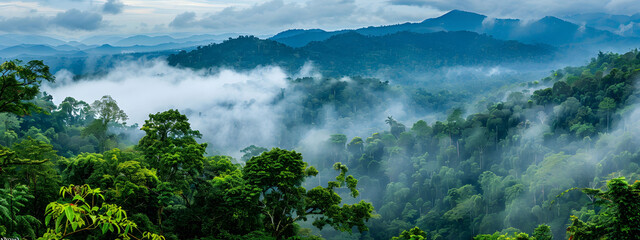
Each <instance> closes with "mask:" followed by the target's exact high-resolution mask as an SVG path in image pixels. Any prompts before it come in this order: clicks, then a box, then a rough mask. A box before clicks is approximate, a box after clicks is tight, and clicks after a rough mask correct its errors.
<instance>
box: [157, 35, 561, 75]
mask: <svg viewBox="0 0 640 240" xmlns="http://www.w3.org/2000/svg"><path fill="white" fill-rule="evenodd" d="M345 49H349V51H344V50H345ZM554 53H555V49H554V48H552V47H550V46H547V45H527V44H522V43H519V42H516V41H501V40H496V39H494V38H492V37H490V36H487V35H480V34H477V33H473V32H437V33H412V32H399V33H394V34H390V35H384V36H365V35H361V34H359V33H356V32H346V33H344V34H339V35H335V36H333V37H331V38H329V39H327V40H324V41H319V42H312V43H310V44H308V45H306V46H304V47H300V48H292V47H289V46H286V45H284V44H281V43H278V42H275V41H272V40H262V39H258V38H256V37H251V36H245V37H239V38H236V39H229V40H227V41H224V42H223V43H220V44H211V45H208V46H203V47H199V48H198V49H196V50H193V51H190V52H187V51H182V52H180V53H178V54H175V55H170V56H169V57H168V61H169V64H170V65H172V66H181V67H189V68H196V69H202V68H205V69H206V68H211V67H213V68H223V67H228V68H233V69H243V70H247V69H252V68H255V67H257V66H261V65H263V66H264V65H275V66H280V67H282V68H284V69H285V70H287V71H288V72H291V73H294V72H297V71H299V70H300V68H302V66H303V65H304V64H305V63H307V62H312V63H313V64H314V65H315V66H317V67H318V69H319V70H320V71H321V72H322V73H323V74H325V75H327V76H333V77H341V76H352V75H365V76H371V75H372V74H375V73H376V72H378V71H385V70H391V69H392V70H393V71H414V72H419V71H427V70H434V69H437V68H439V67H445V66H461V65H462V66H478V65H491V64H499V63H506V64H516V63H527V62H529V63H530V62H534V61H538V60H542V59H545V58H546V59H548V58H550V57H552V56H553V54H554Z"/></svg>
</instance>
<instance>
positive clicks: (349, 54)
mask: <svg viewBox="0 0 640 240" xmlns="http://www.w3.org/2000/svg"><path fill="white" fill-rule="evenodd" d="M110 2H115V3H117V2H119V1H108V2H107V3H106V4H108V3H110ZM106 4H105V7H106ZM228 11H236V10H228ZM185 14H186V13H185ZM636 15H637V14H636ZM636 15H633V16H626V18H623V17H621V16H618V17H613V16H609V17H610V21H613V20H616V21H615V23H611V22H609V23H608V24H604V23H603V22H602V21H597V18H595V17H593V16H591V15H571V16H567V17H564V18H562V19H565V20H562V19H561V18H556V17H544V18H540V19H534V20H526V21H525V20H519V19H506V18H495V17H487V16H485V15H480V14H476V13H471V12H465V11H459V10H453V11H450V12H447V13H446V14H443V15H442V16H439V17H434V18H428V19H426V20H424V21H422V22H407V23H401V24H393V25H384V26H376V27H362V28H355V29H343V30H335V31H329V30H327V31H325V30H321V29H307V30H303V29H290V30H286V31H282V32H280V33H277V34H273V35H269V36H268V37H263V36H262V37H254V36H251V35H240V34H217V35H215V34H201V35H193V36H190V37H169V36H164V35H160V36H154V37H150V36H142V35H137V36H132V37H128V38H126V37H113V36H112V37H106V36H102V37H94V38H87V39H84V40H83V42H82V43H80V42H73V41H67V42H64V41H62V42H56V40H55V39H53V40H52V39H49V38H33V37H32V39H31V40H29V39H28V38H19V35H4V36H0V45H2V44H5V45H9V43H13V42H11V41H14V42H18V43H20V42H23V43H27V42H28V41H34V42H33V43H31V44H32V45H34V46H35V45H38V44H43V45H47V44H48V45H49V46H50V47H51V46H53V45H56V44H58V45H56V51H58V52H55V51H49V50H47V51H44V50H42V49H43V48H33V47H34V46H22V47H25V49H26V48H31V50H24V49H23V50H20V49H18V48H13V49H9V50H7V49H6V48H5V49H3V48H0V56H1V57H2V58H3V59H2V62H4V63H3V64H2V65H1V66H0V73H1V74H2V75H1V76H0V80H2V83H1V86H0V128H1V129H2V132H3V134H2V135H0V182H1V183H2V185H0V187H2V188H0V237H6V238H18V239H277V240H279V239H394V240H395V239H415V240H418V239H423V240H424V239H428V240H436V239H441V240H442V239H452V240H453V239H477V240H485V239H487V240H488V239H491V240H494V239H495V240H502V239H528V240H541V239H544V240H548V239H571V240H577V239H637V236H640V227H638V226H640V208H639V206H640V166H639V164H640V155H639V154H640V151H639V150H638V149H639V148H638V147H639V146H640V138H639V136H640V127H639V126H640V108H639V106H640V92H638V88H637V87H638V81H637V80H638V78H640V75H639V74H640V52H638V50H637V49H635V47H636V46H638V44H639V43H640V41H638V39H637V38H638V36H636V35H637V34H635V33H634V32H633V29H635V28H634V26H635V25H634V24H637V23H636V20H635V18H634V17H637V16H636ZM190 16H191V15H190V14H187V15H185V16H184V17H187V18H189V17H190ZM597 16H600V17H607V16H608V15H602V16H601V15H597ZM0 20H1V19H0ZM177 20H178V17H176V20H174V22H175V21H177ZM187 20H189V19H187ZM189 21H192V22H193V23H195V20H193V19H191V20H189ZM172 24H173V22H172ZM176 24H177V23H176ZM615 24H620V25H621V26H627V25H629V26H631V27H630V28H629V29H627V28H624V29H626V30H625V31H622V30H624V29H622V28H621V29H620V31H615V29H614V28H612V27H611V26H614V25H615ZM182 35H185V34H182ZM550 36H554V37H553V38H550ZM3 37H4V38H3ZM45 40H46V41H45ZM37 41H40V42H37ZM58 41H59V40H58ZM64 43H68V44H72V45H73V48H71V45H70V47H67V50H64V51H67V52H64V53H61V52H60V51H63V49H65V48H64V47H60V46H62V44H64ZM16 46H17V45H16ZM38 49H40V50H38ZM38 52H40V53H38Z"/></svg>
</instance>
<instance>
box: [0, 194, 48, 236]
mask: <svg viewBox="0 0 640 240" xmlns="http://www.w3.org/2000/svg"><path fill="white" fill-rule="evenodd" d="M29 199H33V195H31V194H29V189H28V188H27V186H24V185H20V184H19V185H16V186H13V187H12V186H10V185H9V184H8V183H7V184H6V186H5V188H2V189H0V233H2V232H5V234H2V235H3V236H5V237H18V238H19V237H30V238H32V239H33V238H35V237H36V232H35V230H36V228H37V227H38V226H39V225H40V224H41V223H40V221H38V219H36V218H35V217H33V216H31V215H23V214H21V212H22V211H23V210H24V209H25V208H26V204H27V203H28V201H29Z"/></svg>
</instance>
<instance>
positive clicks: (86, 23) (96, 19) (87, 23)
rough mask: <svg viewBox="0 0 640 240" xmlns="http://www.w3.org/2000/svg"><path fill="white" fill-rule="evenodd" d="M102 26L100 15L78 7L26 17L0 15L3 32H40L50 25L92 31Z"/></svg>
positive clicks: (0, 27)
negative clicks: (51, 13)
mask: <svg viewBox="0 0 640 240" xmlns="http://www.w3.org/2000/svg"><path fill="white" fill-rule="evenodd" d="M103 26H104V22H103V21H102V15H100V14H98V13H94V12H89V11H80V10H78V9H75V8H73V9H69V10H67V11H64V12H60V13H58V14H56V15H55V16H51V17H47V16H43V15H35V16H26V17H10V18H2V17H0V31H4V32H42V31H47V30H49V28H50V27H57V28H63V29H66V30H72V31H76V30H83V31H92V30H96V29H99V28H101V27H103Z"/></svg>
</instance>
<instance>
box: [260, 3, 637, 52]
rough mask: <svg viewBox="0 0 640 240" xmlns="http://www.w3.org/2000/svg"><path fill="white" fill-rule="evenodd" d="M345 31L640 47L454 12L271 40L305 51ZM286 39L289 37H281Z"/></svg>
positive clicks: (583, 30)
mask: <svg viewBox="0 0 640 240" xmlns="http://www.w3.org/2000/svg"><path fill="white" fill-rule="evenodd" d="M345 31H355V32H358V33H360V34H363V35H369V36H382V35H386V34H393V33H397V32H402V31H410V32H416V33H431V32H438V31H472V32H478V33H485V34H489V35H491V36H494V37H495V38H497V39H501V40H516V41H521V42H524V43H531V44H535V43H542V44H549V45H553V46H558V47H564V46H575V45H584V46H592V45H603V44H609V43H615V44H618V45H620V44H627V45H630V44H633V43H640V39H638V38H629V37H622V36H619V35H616V34H614V33H612V32H609V31H605V30H600V29H596V28H593V27H590V26H581V25H578V24H575V23H571V22H568V21H564V20H562V19H559V18H556V17H544V18H542V19H539V20H537V21H533V22H530V23H526V22H523V21H520V20H518V19H494V18H488V17H487V16H484V15H480V14H476V13H471V12H465V11H459V10H453V11H450V12H448V13H446V14H444V15H442V16H440V17H437V18H430V19H426V20H424V21H422V22H420V23H403V24H397V25H390V26H379V27H366V28H360V29H356V30H340V31H333V32H326V31H323V30H319V29H312V30H296V31H289V32H283V33H281V34H277V35H275V36H274V37H272V38H271V39H272V40H275V41H278V42H280V43H284V44H286V45H289V46H291V47H301V46H304V45H306V44H308V43H310V42H312V41H323V40H325V39H328V38H329V37H331V36H334V35H337V34H340V33H344V32H345ZM282 35H285V36H286V37H281V36H282Z"/></svg>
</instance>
